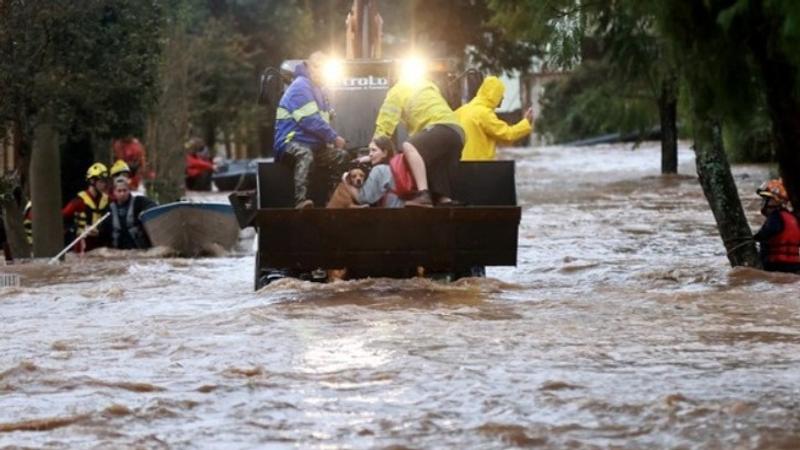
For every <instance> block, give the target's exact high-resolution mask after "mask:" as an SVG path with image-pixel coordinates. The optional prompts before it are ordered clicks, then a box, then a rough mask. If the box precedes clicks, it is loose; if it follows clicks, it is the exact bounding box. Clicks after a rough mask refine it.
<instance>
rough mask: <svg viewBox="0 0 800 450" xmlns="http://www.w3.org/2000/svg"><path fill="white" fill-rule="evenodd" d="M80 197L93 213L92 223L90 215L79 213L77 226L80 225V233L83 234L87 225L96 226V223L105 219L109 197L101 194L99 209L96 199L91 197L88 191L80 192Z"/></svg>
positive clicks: (83, 212)
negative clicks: (102, 218)
mask: <svg viewBox="0 0 800 450" xmlns="http://www.w3.org/2000/svg"><path fill="white" fill-rule="evenodd" d="M78 197H80V198H81V200H83V204H84V205H86V207H87V208H88V209H89V210H90V211H91V212H92V215H91V222H89V221H88V220H89V215H88V214H86V212H85V211H82V212H80V213H78V217H77V220H76V222H77V225H78V232H79V233H82V232H83V230H84V229H85V228H86V226H87V225H94V224H95V222H97V221H98V220H100V218H101V217H103V212H104V211H105V210H106V209H107V208H108V196H107V195H106V194H100V206H99V208H98V206H97V204H96V203H95V202H94V199H93V198H92V196H91V195H89V193H88V192H86V191H81V192H78Z"/></svg>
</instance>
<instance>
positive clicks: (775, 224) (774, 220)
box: [753, 211, 783, 242]
mask: <svg viewBox="0 0 800 450" xmlns="http://www.w3.org/2000/svg"><path fill="white" fill-rule="evenodd" d="M782 231H783V220H782V219H781V214H780V212H779V211H775V212H773V213H772V214H770V215H768V216H767V221H766V222H764V225H762V226H761V229H760V230H758V233H756V234H755V236H753V239H755V240H756V241H761V242H763V241H768V240H769V239H770V238H771V237H772V236H775V235H777V234H779V233H781V232H782Z"/></svg>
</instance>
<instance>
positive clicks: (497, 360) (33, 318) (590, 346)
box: [0, 144, 800, 450]
mask: <svg viewBox="0 0 800 450" xmlns="http://www.w3.org/2000/svg"><path fill="white" fill-rule="evenodd" d="M504 156H505V157H509V158H514V159H516V160H517V161H518V163H517V169H516V171H517V190H518V192H517V193H518V198H519V202H520V204H521V206H522V207H523V219H522V224H521V227H520V235H519V236H520V249H519V255H518V266H517V267H509V268H489V269H488V278H486V279H465V280H460V281H458V282H456V283H453V284H450V285H445V284H439V283H434V282H430V281H427V280H419V279H415V280H384V279H379V280H360V281H348V282H341V283H334V284H329V285H319V284H311V283H305V282H299V281H294V280H282V281H280V282H278V283H275V284H273V285H270V286H268V287H267V288H265V289H263V290H261V291H259V292H253V291H252V286H253V279H252V278H253V259H254V258H253V256H252V255H251V254H246V253H244V254H241V255H236V256H229V257H225V258H208V259H197V260H188V259H175V258H156V257H147V256H146V255H141V254H135V253H134V254H131V253H111V252H101V254H100V255H95V256H89V257H86V258H83V259H80V260H79V259H71V260H70V261H69V262H67V263H66V264H62V265H58V266H48V265H46V264H44V263H35V264H28V265H19V266H12V267H4V268H0V272H4V273H16V274H19V275H20V276H21V277H22V278H21V287H17V288H0V448H70V449H76V448H81V449H82V448H143V449H150V448H152V449H160V448H170V449H184V448H214V449H220V448H221V449H239V448H320V449H322V448H353V449H372V448H379V449H395V450H399V449H422V448H425V449H433V448H481V449H494V448H496V449H501V448H509V447H532V448H552V449H562V448H720V449H732V448H736V449H794V448H798V447H800V328H798V323H800V295H799V294H798V293H800V276H796V275H787V274H769V273H764V272H759V271H755V270H750V269H736V270H731V269H730V267H729V266H728V262H727V259H726V257H725V254H724V253H725V250H724V247H723V246H722V243H721V241H720V238H719V236H718V234H717V231H716V227H715V224H714V220H713V217H712V215H711V212H710V210H709V209H708V205H707V203H706V201H705V198H704V197H703V194H702V192H701V190H700V187H699V184H698V183H697V180H696V177H695V175H694V173H695V172H694V166H693V154H692V152H691V151H690V150H688V148H686V147H685V146H683V147H682V149H681V152H680V158H681V162H682V163H681V166H680V172H681V174H682V175H679V176H674V177H661V176H660V175H659V168H660V149H659V147H658V145H657V144H646V145H644V146H643V147H641V148H639V149H637V150H635V151H632V150H630V148H629V147H623V146H600V147H590V148H587V147H582V148H564V147H545V148H533V149H531V148H526V149H513V150H510V151H506V152H505V153H504ZM734 172H735V176H736V181H737V183H738V185H739V189H740V194H741V195H742V198H743V199H744V206H745V208H746V209H747V212H748V217H749V219H750V223H751V225H752V226H753V227H757V226H758V225H760V224H761V220H760V216H759V214H758V199H757V198H756V196H755V193H754V191H755V188H756V187H757V186H758V184H759V183H760V182H761V181H762V180H763V179H766V178H767V176H768V173H767V170H766V168H764V167H759V166H742V167H737V168H735V171H734ZM245 247H247V245H246V244H245Z"/></svg>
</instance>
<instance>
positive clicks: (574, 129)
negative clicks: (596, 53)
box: [536, 62, 658, 142]
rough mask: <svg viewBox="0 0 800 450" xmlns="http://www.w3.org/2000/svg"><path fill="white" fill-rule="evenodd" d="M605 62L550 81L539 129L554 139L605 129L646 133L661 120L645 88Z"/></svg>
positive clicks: (568, 137) (587, 64) (602, 132)
mask: <svg viewBox="0 0 800 450" xmlns="http://www.w3.org/2000/svg"><path fill="white" fill-rule="evenodd" d="M612 70H613V69H611V68H610V67H608V65H606V64H605V63H602V62H587V63H584V64H581V65H580V66H578V67H577V68H576V69H575V70H574V71H573V72H572V73H571V74H570V75H569V76H568V77H566V78H564V79H562V80H559V81H556V82H553V83H551V84H549V85H548V86H547V87H546V89H545V95H544V96H543V98H542V100H541V104H542V114H541V116H540V117H539V119H538V120H537V122H536V124H537V129H538V131H539V132H540V133H543V134H544V135H546V136H548V138H549V139H550V140H553V141H555V142H565V141H571V140H578V139H581V138H585V137H588V136H596V135H600V134H606V133H629V132H638V133H640V134H641V133H644V132H646V131H647V130H649V129H650V128H652V127H653V126H655V125H656V124H658V108H657V105H656V103H655V102H654V101H653V99H652V97H649V96H647V95H646V93H647V90H646V89H644V90H642V91H641V93H640V94H638V95H635V94H631V93H634V92H635V90H634V89H633V88H632V86H626V85H624V82H622V81H620V80H619V79H617V78H614V77H611V76H610V72H611V71H612Z"/></svg>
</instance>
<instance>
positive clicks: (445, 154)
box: [408, 125, 464, 198]
mask: <svg viewBox="0 0 800 450" xmlns="http://www.w3.org/2000/svg"><path fill="white" fill-rule="evenodd" d="M408 142H409V143H410V144H411V145H413V146H414V148H416V149H417V151H418V152H419V154H420V156H422V160H423V161H425V172H426V173H427V175H428V189H429V190H430V191H431V194H432V195H434V196H439V197H448V198H453V185H454V184H455V176H456V170H458V161H459V159H461V149H462V148H463V147H464V141H463V140H462V139H461V136H460V135H459V134H458V133H457V132H456V131H455V130H454V129H452V128H450V127H449V126H447V125H433V126H430V127H428V128H425V129H424V130H422V131H420V132H419V133H417V134H415V135H414V136H412V137H411V139H409V140H408Z"/></svg>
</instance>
